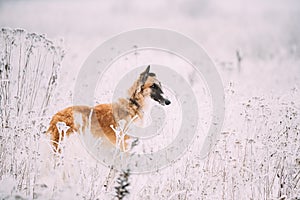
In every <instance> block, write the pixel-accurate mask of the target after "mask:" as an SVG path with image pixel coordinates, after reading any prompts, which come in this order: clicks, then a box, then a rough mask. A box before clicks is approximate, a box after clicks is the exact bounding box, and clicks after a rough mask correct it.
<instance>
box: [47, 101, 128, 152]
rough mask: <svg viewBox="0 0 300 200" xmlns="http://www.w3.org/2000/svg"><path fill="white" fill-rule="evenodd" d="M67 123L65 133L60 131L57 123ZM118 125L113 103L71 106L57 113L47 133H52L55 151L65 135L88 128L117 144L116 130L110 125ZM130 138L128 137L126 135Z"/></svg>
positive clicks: (82, 131)
mask: <svg viewBox="0 0 300 200" xmlns="http://www.w3.org/2000/svg"><path fill="white" fill-rule="evenodd" d="M61 122H63V123H65V125H66V127H68V128H67V129H66V130H65V133H64V134H62V133H60V131H59V129H58V127H57V124H58V123H61ZM111 125H112V126H113V127H116V126H117V123H116V121H115V119H114V116H113V113H112V105H111V104H100V105H97V106H95V107H89V106H71V107H68V108H65V109H63V110H61V111H59V112H58V113H56V114H55V115H54V116H53V117H52V120H51V121H50V125H49V128H48V130H47V133H48V134H50V135H51V140H52V144H53V147H54V150H55V151H59V147H58V145H59V142H60V141H62V140H63V137H64V135H65V136H69V135H70V134H72V133H74V132H77V133H85V132H86V130H87V129H89V130H88V131H89V132H90V133H92V134H93V136H95V137H97V138H99V137H104V136H105V138H107V139H108V140H109V141H110V142H111V143H112V144H114V145H115V142H116V136H115V132H114V131H113V129H112V128H111V127H110V126H111ZM125 139H128V137H125Z"/></svg>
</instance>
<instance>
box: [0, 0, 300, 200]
mask: <svg viewBox="0 0 300 200" xmlns="http://www.w3.org/2000/svg"><path fill="white" fill-rule="evenodd" d="M299 19H300V2H299V1H297V0H288V1H279V0H275V1H268V0H265V1H259V0H254V1H253V0H252V1H250V0H245V1H239V0H230V1H222V2H221V1H217V0H213V1H207V0H187V1H179V0H175V1H174V0H173V1H171V0H166V1H159V0H153V1H147V2H144V1H138V0H131V1H117V0H112V1H68V0H65V1H37V0H32V1H22V0H20V1H0V27H9V28H22V29H25V30H27V31H28V32H36V33H39V34H46V36H47V38H50V39H51V40H57V41H59V40H60V39H61V38H62V39H63V45H64V49H65V56H64V59H63V61H62V68H61V71H60V76H59V80H58V85H57V88H56V91H53V96H52V99H51V108H50V109H49V110H48V112H47V115H46V118H47V119H45V120H41V121H42V123H43V125H44V126H47V120H49V118H50V117H51V115H52V114H54V113H55V112H56V111H58V110H60V109H61V108H64V107H65V106H68V105H71V104H72V95H73V87H74V84H75V81H76V77H77V74H78V72H79V70H80V68H81V66H82V64H83V63H84V61H85V59H86V58H87V56H88V55H89V54H90V53H91V52H92V51H93V50H94V49H95V48H96V47H97V46H98V45H100V44H101V43H102V42H103V41H105V40H106V39H108V38H110V37H111V36H113V35H115V34H118V33H120V32H124V31H127V30H132V29H136V28H142V27H157V28H166V29H171V30H175V31H178V32H180V33H182V34H185V35H187V36H189V37H191V38H193V39H194V40H195V41H196V42H198V43H199V44H201V45H202V46H203V47H204V48H205V49H206V51H207V53H208V54H209V56H210V57H211V58H212V59H213V60H214V62H215V64H216V67H217V70H218V72H219V74H220V76H221V78H222V81H223V85H224V89H225V95H226V99H225V103H226V117H225V122H224V126H223V129H222V134H221V136H220V138H219V140H218V143H217V145H216V147H215V148H214V149H213V151H212V152H211V153H210V154H209V155H208V157H207V158H206V159H204V160H201V159H199V150H200V149H199V148H200V147H199V144H200V143H201V141H202V140H201V134H200V133H199V134H198V135H197V137H196V138H195V139H194V141H193V143H192V145H191V146H190V147H189V149H188V151H187V152H186V153H185V154H184V155H183V156H182V157H181V158H180V159H179V160H177V161H176V162H174V163H172V164H171V165H169V166H168V167H166V168H164V169H162V170H160V171H157V172H154V173H149V174H137V175H131V176H130V180H129V181H130V183H131V184H130V188H129V192H130V195H128V196H127V197H128V199H297V198H298V199H299V198H300V127H299V124H300V123H299V122H300V120H299V119H300V117H299V112H300V104H299V99H300V92H299V86H300V67H299V66H300V36H299V35H300V26H299V25H298V24H299ZM239 58H240V60H239ZM107 88H109V87H107ZM99 93H100V94H101V92H100V91H99ZM102 98H103V99H105V98H109V95H107V96H105V95H104V96H103V95H99V96H98V97H97V100H99V99H100V100H101V99H102ZM205 98H207V97H205ZM205 102H206V101H205ZM203 106H204V104H203ZM203 113H204V116H205V114H207V113H209V110H208V109H207V108H203ZM203 119H204V120H207V121H209V119H207V118H205V117H204V118H203ZM21 121H22V120H21ZM24 121H27V119H26V120H25V119H24ZM202 128H203V130H206V129H207V125H205V123H204V125H203V127H202ZM26 131H27V130H26ZM6 133H7V132H5V134H4V133H3V132H1V134H4V135H1V145H2V146H1V151H2V152H0V154H1V155H0V156H1V164H0V197H1V198H4V199H14V198H18V197H19V198H24V199H26V198H28V199H32V198H40V199H50V198H52V199H97V198H98V199H111V198H112V197H113V194H114V188H113V187H110V188H108V191H106V190H105V189H104V188H103V182H104V181H105V179H106V177H107V176H108V173H109V169H107V168H106V167H104V166H103V165H101V164H100V163H97V162H96V161H95V160H94V159H93V158H91V157H89V155H88V154H86V152H83V150H82V147H81V145H80V142H79V141H77V140H78V138H76V136H74V138H70V139H69V140H68V141H67V143H68V144H67V148H66V152H65V154H64V155H65V156H64V158H62V159H60V160H59V161H57V162H58V163H60V164H58V165H57V166H56V167H55V168H54V167H53V166H54V164H53V161H51V159H52V157H51V155H50V152H48V148H47V146H46V145H44V146H43V145H41V144H39V145H40V147H39V148H37V147H35V146H32V144H34V142H35V141H36V138H35V137H34V134H37V135H38V136H40V135H41V137H43V134H40V133H38V131H37V130H36V131H34V132H33V133H32V132H31V133H27V132H26V134H25V135H22V133H23V132H22V130H15V133H16V136H15V137H12V138H14V139H13V140H12V138H11V137H9V136H8V135H7V134H6ZM18 134H19V136H18ZM28 135H30V138H31V137H32V138H31V139H29V140H26V141H27V142H28V143H24V144H22V142H20V141H22V139H24V137H25V136H26V137H27V136H28ZM166 142H168V141H166ZM5 144H9V145H11V144H13V146H11V147H8V146H5ZM43 144H44V143H43ZM158 145H160V144H158ZM18 147H19V149H18ZM69 147H72V148H69ZM43 148H44V149H43ZM20 149H21V150H20ZM36 149H39V151H40V153H41V154H42V155H38V156H35V155H36V154H35V150H36ZM74 149H76V152H75V153H74ZM22 152H23V153H22ZM29 158H32V160H31V159H29ZM40 161H44V162H43V165H41V164H40ZM35 165H37V166H35ZM39 167H40V168H39ZM30 169H34V170H33V171H30ZM14 173H18V174H14ZM116 177H118V176H116ZM115 184H116V183H112V185H115Z"/></svg>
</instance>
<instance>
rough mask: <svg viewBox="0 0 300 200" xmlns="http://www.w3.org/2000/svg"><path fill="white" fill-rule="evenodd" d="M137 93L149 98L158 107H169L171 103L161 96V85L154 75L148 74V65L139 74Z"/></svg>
mask: <svg viewBox="0 0 300 200" xmlns="http://www.w3.org/2000/svg"><path fill="white" fill-rule="evenodd" d="M138 91H139V92H140V93H141V94H142V95H143V96H144V97H147V96H149V97H150V98H151V99H153V100H154V101H157V102H158V103H159V104H160V105H163V106H164V105H169V104H171V101H170V100H168V99H166V98H165V97H164V96H163V94H164V93H163V91H162V86H161V83H160V82H159V81H158V79H157V78H156V75H155V74H154V73H151V72H150V65H149V66H148V67H147V68H146V70H145V71H144V72H143V73H141V74H140V77H139V80H138Z"/></svg>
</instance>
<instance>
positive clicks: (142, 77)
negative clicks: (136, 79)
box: [140, 65, 150, 85]
mask: <svg viewBox="0 0 300 200" xmlns="http://www.w3.org/2000/svg"><path fill="white" fill-rule="evenodd" d="M149 71H150V65H148V67H147V68H146V70H145V71H144V72H143V73H141V75H140V84H141V85H143V84H145V82H146V80H147V78H148V76H149Z"/></svg>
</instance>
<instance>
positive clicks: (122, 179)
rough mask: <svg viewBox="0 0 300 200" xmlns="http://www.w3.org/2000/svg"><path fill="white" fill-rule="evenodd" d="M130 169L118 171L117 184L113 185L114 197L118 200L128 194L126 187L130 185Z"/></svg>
mask: <svg viewBox="0 0 300 200" xmlns="http://www.w3.org/2000/svg"><path fill="white" fill-rule="evenodd" d="M129 175H130V170H129V169H127V170H124V171H122V172H121V173H120V175H119V177H118V178H117V185H116V186H115V197H116V198H117V199H118V200H121V199H124V198H125V196H126V195H127V194H129V190H128V187H129V185H130V182H129Z"/></svg>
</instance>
